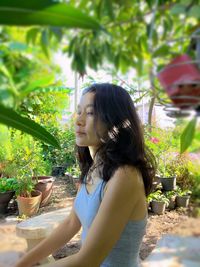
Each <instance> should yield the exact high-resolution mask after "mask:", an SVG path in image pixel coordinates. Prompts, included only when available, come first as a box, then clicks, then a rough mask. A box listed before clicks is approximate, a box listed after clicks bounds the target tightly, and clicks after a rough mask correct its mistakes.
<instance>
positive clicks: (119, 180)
mask: <svg viewBox="0 0 200 267" xmlns="http://www.w3.org/2000/svg"><path fill="white" fill-rule="evenodd" d="M107 187H115V188H116V187H118V188H120V189H124V190H125V191H126V192H128V191H129V190H131V191H132V192H133V191H135V192H137V191H138V190H139V191H140V190H142V191H143V190H144V184H143V179H142V175H141V173H140V171H139V170H138V169H137V168H135V167H133V166H130V165H125V166H122V167H119V168H118V169H117V170H116V171H115V173H114V174H113V176H112V177H111V179H110V180H109V181H108V183H107Z"/></svg>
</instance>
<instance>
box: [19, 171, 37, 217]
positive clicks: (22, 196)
mask: <svg viewBox="0 0 200 267" xmlns="http://www.w3.org/2000/svg"><path fill="white" fill-rule="evenodd" d="M35 184H36V182H35V181H34V180H33V179H32V175H28V174H27V173H26V174H25V175H24V176H21V177H19V178H18V183H17V186H16V191H15V194H16V196H17V205H18V210H19V215H22V214H24V215H26V216H32V215H34V214H36V213H37V212H38V210H39V207H40V202H41V199H42V193H41V192H40V191H38V190H35Z"/></svg>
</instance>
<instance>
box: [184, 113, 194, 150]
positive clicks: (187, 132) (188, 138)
mask: <svg viewBox="0 0 200 267" xmlns="http://www.w3.org/2000/svg"><path fill="white" fill-rule="evenodd" d="M196 123H197V119H196V117H195V118H194V119H192V120H191V121H190V122H189V123H188V125H187V126H186V127H185V129H184V130H183V132H182V134H181V153H183V152H184V151H186V149H187V148H188V147H189V146H190V145H191V143H192V140H193V138H194V133H195V127H196Z"/></svg>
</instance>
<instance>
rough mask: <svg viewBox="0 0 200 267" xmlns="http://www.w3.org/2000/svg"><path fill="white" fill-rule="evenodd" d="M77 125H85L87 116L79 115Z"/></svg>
mask: <svg viewBox="0 0 200 267" xmlns="http://www.w3.org/2000/svg"><path fill="white" fill-rule="evenodd" d="M76 124H77V125H85V116H84V114H83V113H82V114H77V117H76Z"/></svg>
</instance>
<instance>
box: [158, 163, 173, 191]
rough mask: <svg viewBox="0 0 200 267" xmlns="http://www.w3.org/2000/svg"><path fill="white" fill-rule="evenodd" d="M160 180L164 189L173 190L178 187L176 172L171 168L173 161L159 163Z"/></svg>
mask: <svg viewBox="0 0 200 267" xmlns="http://www.w3.org/2000/svg"><path fill="white" fill-rule="evenodd" d="M158 173H159V180H160V182H161V184H162V188H163V190H164V191H172V190H174V189H175V188H176V174H175V172H174V171H173V170H172V169H171V163H166V162H165V160H164V162H163V164H161V163H160V164H159V171H158Z"/></svg>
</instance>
